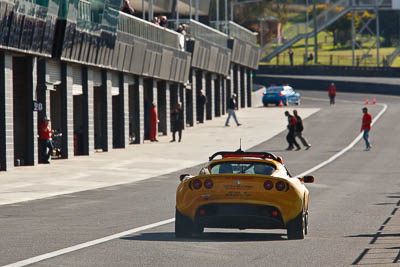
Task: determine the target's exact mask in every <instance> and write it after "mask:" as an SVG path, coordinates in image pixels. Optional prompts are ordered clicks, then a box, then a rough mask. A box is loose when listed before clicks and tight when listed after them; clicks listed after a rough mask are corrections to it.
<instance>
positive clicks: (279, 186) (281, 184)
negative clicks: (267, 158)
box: [275, 181, 286, 191]
mask: <svg viewBox="0 0 400 267" xmlns="http://www.w3.org/2000/svg"><path fill="white" fill-rule="evenodd" d="M285 187H286V185H285V183H284V182H282V181H279V182H277V183H276V185H275V188H276V190H278V191H283V190H284V189H285Z"/></svg>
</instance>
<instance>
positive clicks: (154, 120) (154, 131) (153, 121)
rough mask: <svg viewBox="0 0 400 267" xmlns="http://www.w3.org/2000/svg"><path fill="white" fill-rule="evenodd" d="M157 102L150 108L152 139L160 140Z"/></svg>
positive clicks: (152, 140) (154, 140)
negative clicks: (158, 136) (158, 137)
mask: <svg viewBox="0 0 400 267" xmlns="http://www.w3.org/2000/svg"><path fill="white" fill-rule="evenodd" d="M158 122H159V121H158V117H157V110H156V104H155V103H154V102H153V103H152V104H151V108H150V141H151V142H158V140H157V124H158Z"/></svg>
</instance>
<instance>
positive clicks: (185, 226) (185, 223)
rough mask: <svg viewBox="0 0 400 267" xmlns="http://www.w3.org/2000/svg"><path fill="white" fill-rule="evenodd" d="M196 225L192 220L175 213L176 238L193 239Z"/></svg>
mask: <svg viewBox="0 0 400 267" xmlns="http://www.w3.org/2000/svg"><path fill="white" fill-rule="evenodd" d="M194 230H195V229H194V225H193V222H192V220H191V219H190V218H188V217H186V216H185V215H183V214H182V213H180V212H179V211H178V210H177V209H176V211H175V236H176V237H191V236H192V234H193V232H194Z"/></svg>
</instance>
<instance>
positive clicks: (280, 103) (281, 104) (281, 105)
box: [279, 99, 283, 107]
mask: <svg viewBox="0 0 400 267" xmlns="http://www.w3.org/2000/svg"><path fill="white" fill-rule="evenodd" d="M279 107H283V103H282V99H281V101H280V102H279Z"/></svg>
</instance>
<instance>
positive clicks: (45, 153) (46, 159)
mask: <svg viewBox="0 0 400 267" xmlns="http://www.w3.org/2000/svg"><path fill="white" fill-rule="evenodd" d="M49 122H50V119H49V117H47V116H46V117H44V118H43V122H42V124H41V125H40V136H39V144H40V147H41V157H40V159H41V162H42V163H47V164H48V163H50V157H51V154H52V153H53V149H54V146H53V142H52V141H51V133H52V132H53V130H51V129H50V126H49ZM47 149H48V150H47Z"/></svg>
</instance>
